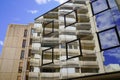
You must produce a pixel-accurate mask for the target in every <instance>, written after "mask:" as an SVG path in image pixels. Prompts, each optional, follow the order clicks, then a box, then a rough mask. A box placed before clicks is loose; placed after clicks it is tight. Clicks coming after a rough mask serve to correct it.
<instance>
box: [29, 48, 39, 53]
mask: <svg viewBox="0 0 120 80" xmlns="http://www.w3.org/2000/svg"><path fill="white" fill-rule="evenodd" d="M31 53H35V54H40V53H41V51H40V48H39V47H32V49H31Z"/></svg>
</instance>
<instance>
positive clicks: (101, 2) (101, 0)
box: [92, 0, 108, 14]
mask: <svg viewBox="0 0 120 80" xmlns="http://www.w3.org/2000/svg"><path fill="white" fill-rule="evenodd" d="M92 6H93V12H94V14H96V13H99V12H101V11H103V10H106V9H108V5H107V3H106V0H97V1H95V2H93V3H92Z"/></svg>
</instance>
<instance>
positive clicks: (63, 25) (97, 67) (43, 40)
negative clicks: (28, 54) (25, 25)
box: [29, 0, 104, 80]
mask: <svg viewBox="0 0 120 80" xmlns="http://www.w3.org/2000/svg"><path fill="white" fill-rule="evenodd" d="M93 20H94V17H92V10H91V6H90V4H89V0H70V1H67V2H66V3H64V4H62V5H60V6H59V7H57V8H55V9H53V10H51V11H49V12H47V13H45V14H43V15H41V16H39V17H37V18H36V19H35V24H34V33H33V36H34V37H33V45H32V53H33V55H32V57H33V58H32V59H31V60H30V64H31V65H32V67H33V70H32V71H31V72H30V73H29V79H30V80H33V79H36V80H37V79H41V80H48V79H49V80H58V79H66V78H71V77H78V76H85V75H93V74H97V73H104V66H103V61H104V58H103V55H102V52H100V48H99V44H98V40H97V34H95V33H96V31H97V29H96V24H95V22H94V21H93ZM39 66H40V67H39ZM39 73H40V74H39ZM35 74H36V75H35Z"/></svg>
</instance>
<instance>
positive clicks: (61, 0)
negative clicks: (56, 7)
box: [55, 0, 68, 4]
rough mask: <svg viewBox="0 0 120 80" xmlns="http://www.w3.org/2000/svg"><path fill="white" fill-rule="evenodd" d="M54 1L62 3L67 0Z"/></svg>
mask: <svg viewBox="0 0 120 80" xmlns="http://www.w3.org/2000/svg"><path fill="white" fill-rule="evenodd" d="M55 1H57V2H59V3H60V4H62V3H64V2H66V1H68V0H55Z"/></svg>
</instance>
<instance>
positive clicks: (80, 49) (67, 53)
mask: <svg viewBox="0 0 120 80" xmlns="http://www.w3.org/2000/svg"><path fill="white" fill-rule="evenodd" d="M75 41H78V42H79V43H78V44H79V46H78V47H79V51H80V55H76V56H72V57H69V52H68V49H69V47H68V45H69V43H72V42H75ZM81 56H83V54H82V45H81V40H80V38H78V39H75V40H72V41H69V42H66V60H69V59H72V58H76V57H81Z"/></svg>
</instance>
